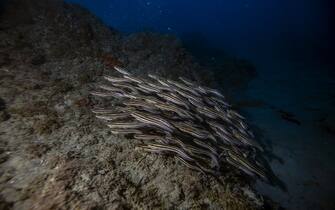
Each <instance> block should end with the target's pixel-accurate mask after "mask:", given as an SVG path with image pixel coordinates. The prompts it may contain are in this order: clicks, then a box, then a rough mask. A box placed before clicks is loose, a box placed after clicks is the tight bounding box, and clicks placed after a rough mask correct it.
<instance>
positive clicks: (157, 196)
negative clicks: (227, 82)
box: [0, 0, 275, 209]
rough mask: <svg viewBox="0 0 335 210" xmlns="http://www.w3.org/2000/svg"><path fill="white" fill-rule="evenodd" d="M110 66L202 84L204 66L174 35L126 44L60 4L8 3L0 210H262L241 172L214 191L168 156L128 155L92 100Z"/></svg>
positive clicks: (0, 74) (0, 87)
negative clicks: (94, 110) (95, 111)
mask: <svg viewBox="0 0 335 210" xmlns="http://www.w3.org/2000/svg"><path fill="white" fill-rule="evenodd" d="M116 64H118V65H122V66H127V67H129V68H130V69H136V71H134V72H132V73H133V74H134V75H146V74H148V73H153V74H155V75H158V76H161V77H164V78H167V79H168V78H171V79H175V78H177V77H179V76H183V75H188V76H189V77H190V78H191V79H192V80H195V81H198V82H199V83H200V84H201V83H203V81H202V80H201V76H199V74H198V72H199V71H198V70H199V69H201V66H200V65H198V64H196V62H194V59H193V58H192V56H191V55H190V54H189V53H188V52H187V51H186V50H185V49H184V48H183V46H182V43H181V42H180V41H179V40H178V39H176V38H174V37H172V36H168V35H160V34H155V33H137V34H131V35H129V36H124V35H122V34H121V33H119V32H118V31H116V30H114V29H112V28H110V27H106V26H105V25H104V24H103V23H102V22H101V21H100V20H99V19H98V18H96V17H95V16H93V15H91V14H90V13H89V12H88V11H87V10H86V9H84V8H81V7H80V6H78V5H74V4H69V3H64V2H63V1H60V0H44V1H42V0H41V1H33V0H9V1H7V4H6V5H5V6H4V9H3V11H2V13H1V18H0V208H1V209H129V208H135V209H157V208H158V209H167V208H177V209H190V208H192V209H203V208H205V209H207V208H210V209H262V208H268V205H269V203H270V202H269V201H267V199H265V198H264V197H262V196H261V195H258V194H257V193H256V192H254V190H253V189H252V187H251V183H252V180H250V179H248V178H246V177H245V176H244V174H243V173H241V172H239V171H238V170H229V171H226V172H225V173H224V174H223V175H222V177H221V180H222V183H221V184H219V183H218V182H217V181H216V180H215V179H214V178H213V177H208V176H206V175H204V174H202V173H199V172H196V171H193V170H189V169H187V168H185V167H184V166H183V165H182V164H180V163H179V162H178V161H176V160H175V159H173V158H170V157H166V156H157V155H154V154H146V153H143V152H140V151H136V150H134V148H135V146H136V145H135V143H134V142H133V141H129V140H127V139H126V138H124V137H121V136H115V135H112V133H111V132H110V130H109V129H108V128H107V127H105V126H104V125H103V124H101V123H100V122H99V121H98V120H97V119H95V116H94V114H93V113H92V112H91V111H90V109H91V108H92V106H93V102H92V96H90V95H89V92H90V91H91V90H92V88H93V86H94V85H93V84H95V83H96V82H98V81H100V80H101V76H102V75H103V74H106V73H108V72H110V71H111V66H114V65H116ZM271 207H272V208H275V206H273V205H271Z"/></svg>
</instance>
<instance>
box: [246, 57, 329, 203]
mask: <svg viewBox="0 0 335 210" xmlns="http://www.w3.org/2000/svg"><path fill="white" fill-rule="evenodd" d="M253 62H254V63H255V65H256V67H257V71H258V72H259V77H257V78H256V79H255V80H253V81H252V82H251V83H250V86H249V87H248V90H247V91H246V93H245V96H244V97H247V98H250V99H253V100H260V101H263V102H264V104H265V105H264V106H262V107H251V108H250V107H249V108H244V109H243V111H244V112H245V113H246V115H247V116H248V118H249V120H250V122H251V123H252V124H253V125H254V126H256V127H257V128H258V129H259V132H260V133H261V135H262V136H263V137H262V142H263V143H264V144H265V145H267V148H268V150H271V152H272V153H273V155H274V156H273V157H277V158H269V159H270V164H271V167H272V169H273V170H274V173H275V174H276V175H277V176H278V177H279V178H280V179H281V180H282V181H283V182H284V183H285V185H286V187H287V192H284V191H282V190H280V189H279V188H277V187H271V186H269V185H266V184H263V183H258V184H257V190H258V191H259V192H261V193H262V194H265V195H268V196H269V197H271V198H272V199H274V200H275V201H277V202H279V203H281V205H283V206H284V207H286V208H288V209H333V208H334V207H335V203H334V198H335V196H334V194H335V189H334V184H335V181H334V179H333V178H334V177H335V167H334V160H335V153H334V151H333V148H335V136H334V122H335V115H334V111H333V107H334V104H335V99H334V90H335V82H334V80H333V78H332V77H331V76H330V75H327V73H326V72H329V71H330V69H327V68H329V67H323V66H322V65H320V64H317V63H314V64H313V63H311V62H310V61H309V62H306V61H300V62H298V61H287V60H284V59H264V58H263V59H262V60H257V59H254V60H253ZM281 111H284V112H285V113H290V114H292V115H293V116H291V117H292V119H294V120H298V121H297V122H292V121H288V120H285V119H283V118H282V117H281V114H280V112H281ZM299 123H300V125H299Z"/></svg>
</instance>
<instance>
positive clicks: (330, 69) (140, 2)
mask: <svg viewBox="0 0 335 210" xmlns="http://www.w3.org/2000/svg"><path fill="white" fill-rule="evenodd" d="M72 2H77V3H80V4H81V5H83V6H85V7H86V8H88V9H89V10H91V11H92V12H94V13H95V14H96V15H97V16H99V17H100V18H101V19H102V20H103V21H104V22H105V23H107V24H109V25H110V26H112V27H113V28H116V29H118V30H120V31H122V32H124V33H131V32H137V31H143V30H151V31H156V32H161V33H169V34H174V35H176V36H178V37H179V38H181V39H182V40H183V41H184V42H185V43H192V45H193V47H194V46H195V47H194V48H190V50H194V49H202V48H203V47H204V46H206V47H207V49H213V48H216V50H218V51H224V52H226V53H228V54H230V55H232V56H237V57H240V58H245V59H248V60H249V61H250V62H251V63H253V64H254V65H255V67H256V70H257V72H258V77H256V78H255V79H253V80H252V81H251V82H250V84H249V85H248V88H247V89H246V90H244V91H241V92H240V93H239V94H236V96H235V97H236V98H235V100H240V99H241V98H243V99H250V100H257V101H262V102H263V103H264V104H265V105H264V106H260V107H246V108H244V109H243V110H242V111H243V112H244V113H245V114H246V115H247V116H248V118H249V121H250V122H251V123H252V124H253V125H254V126H255V127H256V128H258V130H259V131H260V132H261V133H262V136H263V137H262V139H261V141H262V142H263V143H264V144H265V145H267V147H268V150H270V151H271V152H272V153H273V154H274V155H275V156H276V157H278V158H274V159H269V160H270V163H271V166H272V168H273V170H274V172H275V174H276V175H278V176H279V177H280V178H281V179H282V181H283V182H284V183H285V184H286V186H287V188H288V192H283V191H281V190H279V189H278V188H275V187H271V186H269V185H266V184H263V183H257V185H256V188H257V189H258V190H259V191H260V192H261V193H263V194H265V195H268V196H270V197H271V198H272V199H273V200H275V201H278V202H280V203H281V205H283V206H284V207H287V208H288V209H302V208H305V209H332V208H334V206H335V203H334V201H335V200H334V198H335V187H334V186H335V181H333V179H334V178H335V163H334V161H335V152H334V149H335V134H334V132H335V130H334V129H335V114H334V107H335V73H334V70H335V68H334V58H335V56H334V55H335V54H334V52H335V51H334V49H335V47H334V38H333V37H335V33H334V27H333V26H334V25H335V24H334V22H333V19H335V18H334V12H333V11H334V10H333V8H334V3H333V1H326V0H323V1H322V0H295V1H290V0H272V1H269V0H209V1H194V0H183V1H181V0H165V1H163V0H147V1H144V0H122V1H119V0H99V1H91V0H72ZM197 45H199V46H198V47H197ZM209 51H210V50H209ZM209 51H208V50H207V51H203V54H201V53H199V51H197V52H194V53H195V54H196V55H197V56H198V58H199V59H201V58H202V57H204V58H206V54H205V53H208V52H209ZM216 52H217V51H216ZM217 59H220V56H218V58H217ZM203 62H206V59H204V60H203ZM280 111H284V112H288V113H290V114H293V115H294V119H295V120H297V121H298V122H299V124H297V123H294V122H290V121H287V120H285V119H283V118H282V117H281V115H280Z"/></svg>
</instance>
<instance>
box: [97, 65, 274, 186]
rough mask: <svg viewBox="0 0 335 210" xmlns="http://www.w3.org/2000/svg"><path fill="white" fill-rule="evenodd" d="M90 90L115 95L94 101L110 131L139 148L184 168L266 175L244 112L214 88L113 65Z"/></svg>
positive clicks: (101, 94) (260, 150)
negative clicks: (228, 168)
mask: <svg viewBox="0 0 335 210" xmlns="http://www.w3.org/2000/svg"><path fill="white" fill-rule="evenodd" d="M114 69H115V73H117V74H119V75H120V76H111V75H105V76H104V79H105V82H104V84H99V85H97V86H98V90H97V91H92V92H91V94H92V95H94V96H97V97H102V98H105V99H106V100H111V99H116V100H114V104H113V106H111V107H94V108H93V109H92V112H93V113H94V114H95V115H96V117H97V118H98V119H101V120H103V121H104V122H105V123H106V125H107V126H108V127H109V128H110V131H111V133H112V134H114V135H125V136H126V137H128V138H131V139H136V140H138V142H139V144H138V146H137V149H139V150H143V151H146V152H152V153H158V154H170V155H173V156H175V157H176V158H177V159H178V160H179V161H180V162H181V163H183V164H184V165H185V166H187V167H188V168H191V169H193V170H197V171H200V172H202V173H204V174H209V175H213V176H215V177H218V176H219V175H220V174H221V173H222V168H223V167H226V166H227V165H230V166H233V167H236V168H237V169H239V170H242V171H243V172H245V173H246V174H248V175H251V176H253V177H259V178H261V179H263V180H268V177H269V175H268V174H269V173H268V172H267V168H266V167H265V166H264V165H263V164H262V161H260V160H259V159H258V158H257V157H258V154H259V153H261V152H262V151H263V149H262V147H261V145H260V144H259V143H258V142H257V141H256V140H255V136H254V134H253V132H252V131H251V130H250V128H249V127H248V125H247V123H246V121H245V118H244V117H243V116H242V115H241V114H239V113H238V112H237V111H235V110H233V109H232V107H231V105H230V104H229V103H228V102H227V101H226V100H225V97H224V96H223V95H222V94H221V93H220V92H219V91H218V90H216V89H211V88H208V87H204V86H199V85H198V84H196V82H193V81H190V80H188V79H186V78H183V77H179V81H173V80H168V79H164V78H161V77H158V76H156V75H152V74H148V77H147V78H140V77H136V76H134V75H133V74H131V73H130V72H129V71H127V70H125V69H123V68H120V67H116V66H115V67H114Z"/></svg>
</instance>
